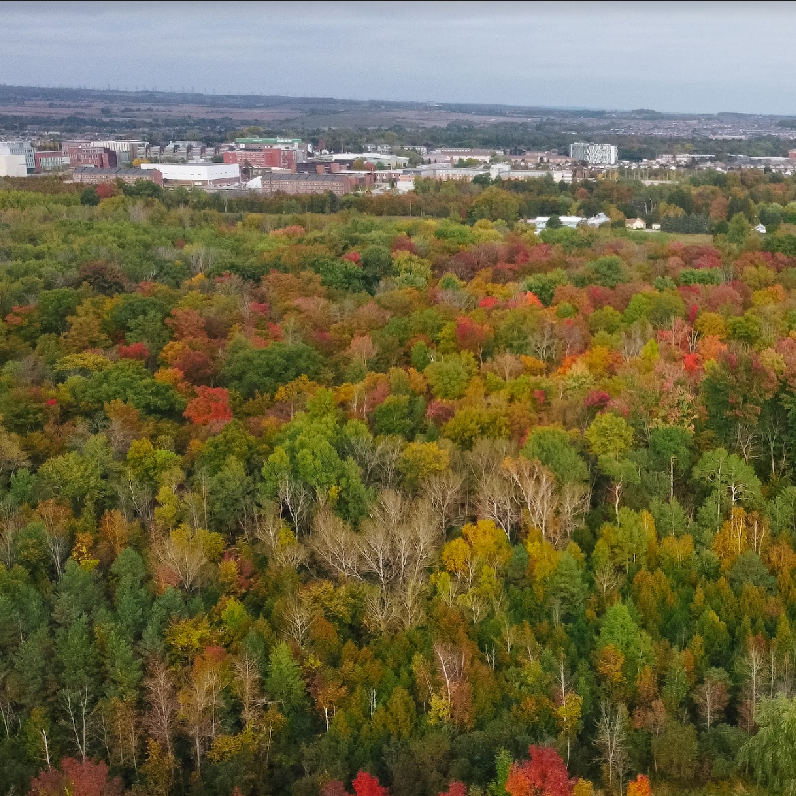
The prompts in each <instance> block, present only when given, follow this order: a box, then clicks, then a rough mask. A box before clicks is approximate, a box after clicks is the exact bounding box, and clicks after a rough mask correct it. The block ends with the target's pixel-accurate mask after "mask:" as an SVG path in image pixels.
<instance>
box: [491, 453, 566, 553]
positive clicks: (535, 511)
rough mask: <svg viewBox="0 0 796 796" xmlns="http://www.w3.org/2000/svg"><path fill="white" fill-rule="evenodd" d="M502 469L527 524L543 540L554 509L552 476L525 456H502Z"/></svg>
mask: <svg viewBox="0 0 796 796" xmlns="http://www.w3.org/2000/svg"><path fill="white" fill-rule="evenodd" d="M503 469H504V470H505V472H506V474H507V475H508V477H509V479H510V480H511V481H512V483H513V484H514V486H515V487H516V492H517V494H518V495H519V497H520V499H521V502H522V507H523V508H524V509H525V511H526V512H527V513H528V519H529V521H530V523H531V525H533V526H534V527H535V528H538V529H539V530H540V531H541V532H542V538H543V539H547V536H548V533H549V531H550V530H551V526H552V525H553V523H554V521H555V517H554V516H553V515H554V512H555V511H556V509H557V508H558V500H557V495H556V477H555V475H554V474H553V472H552V470H548V469H547V467H545V466H544V465H543V464H542V463H541V462H540V461H538V460H537V459H528V458H527V457H525V456H518V457H517V458H516V459H510V458H508V459H506V460H505V462H504V464H503Z"/></svg>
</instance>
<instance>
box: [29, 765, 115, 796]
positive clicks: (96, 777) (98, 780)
mask: <svg viewBox="0 0 796 796" xmlns="http://www.w3.org/2000/svg"><path fill="white" fill-rule="evenodd" d="M64 793H68V794H70V796H121V794H122V783H121V780H119V779H118V778H117V777H113V778H109V777H108V766H107V764H106V763H104V762H103V761H102V760H100V762H99V763H94V762H93V761H92V760H89V759H88V758H87V759H86V760H83V761H80V762H79V761H77V760H75V759H74V758H73V757H65V758H64V759H63V760H62V761H61V770H60V771H58V769H55V768H51V769H48V770H47V771H42V772H41V773H40V774H39V776H38V777H36V778H35V779H34V780H33V781H32V782H31V783H30V790H29V791H28V796H63V794H64Z"/></svg>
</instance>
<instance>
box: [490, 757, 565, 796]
mask: <svg viewBox="0 0 796 796" xmlns="http://www.w3.org/2000/svg"><path fill="white" fill-rule="evenodd" d="M528 755H529V757H530V759H529V760H527V761H525V762H524V763H514V765H512V767H511V771H510V772H509V776H508V779H507V780H506V792H507V793H508V794H509V796H570V794H571V793H572V789H573V787H574V785H575V781H574V780H570V779H569V775H568V774H567V767H566V766H565V765H564V761H563V760H562V759H561V758H560V757H559V755H558V752H556V751H555V749H553V748H552V747H550V746H530V747H528Z"/></svg>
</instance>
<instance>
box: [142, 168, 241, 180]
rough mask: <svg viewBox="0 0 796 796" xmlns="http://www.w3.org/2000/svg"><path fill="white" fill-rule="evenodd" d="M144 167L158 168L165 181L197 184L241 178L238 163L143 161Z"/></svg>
mask: <svg viewBox="0 0 796 796" xmlns="http://www.w3.org/2000/svg"><path fill="white" fill-rule="evenodd" d="M141 168H142V169H157V170H158V171H159V172H160V173H161V174H162V175H163V179H164V180H165V181H169V180H176V181H179V182H193V183H196V184H197V185H201V184H202V183H207V182H210V181H211V180H229V181H230V182H238V181H239V180H240V166H239V165H238V164H237V163H142V164H141Z"/></svg>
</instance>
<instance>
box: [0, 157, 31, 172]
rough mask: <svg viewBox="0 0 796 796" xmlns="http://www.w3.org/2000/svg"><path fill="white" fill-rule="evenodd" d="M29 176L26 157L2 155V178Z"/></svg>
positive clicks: (0, 169)
mask: <svg viewBox="0 0 796 796" xmlns="http://www.w3.org/2000/svg"><path fill="white" fill-rule="evenodd" d="M27 176H28V166H27V163H26V162H25V156H24V155H22V154H18V155H0V177H27Z"/></svg>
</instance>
